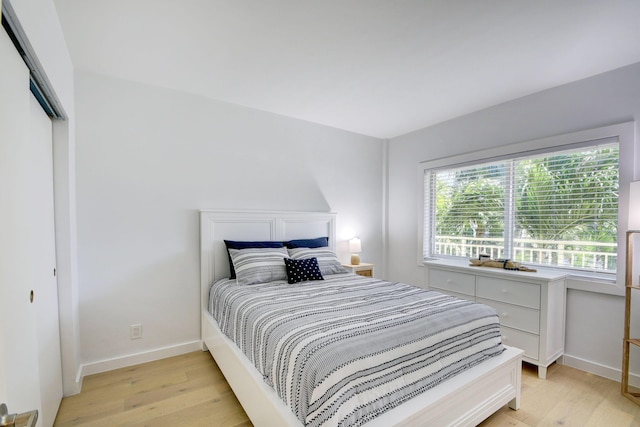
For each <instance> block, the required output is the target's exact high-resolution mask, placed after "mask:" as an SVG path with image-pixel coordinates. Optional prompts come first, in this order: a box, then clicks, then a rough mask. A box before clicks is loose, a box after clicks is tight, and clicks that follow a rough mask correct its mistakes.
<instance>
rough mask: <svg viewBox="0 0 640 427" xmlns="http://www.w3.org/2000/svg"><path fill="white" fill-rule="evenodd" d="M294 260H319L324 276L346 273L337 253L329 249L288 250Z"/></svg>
mask: <svg viewBox="0 0 640 427" xmlns="http://www.w3.org/2000/svg"><path fill="white" fill-rule="evenodd" d="M288 251H289V256H290V257H291V258H292V259H305V258H317V259H318V267H320V272H321V273H322V275H323V276H326V275H327V274H337V273H346V272H347V270H345V269H344V267H343V266H342V264H340V260H339V259H338V256H337V255H336V253H335V252H333V251H332V250H331V249H330V248H329V247H323V248H293V249H288Z"/></svg>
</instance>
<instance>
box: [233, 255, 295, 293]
mask: <svg viewBox="0 0 640 427" xmlns="http://www.w3.org/2000/svg"><path fill="white" fill-rule="evenodd" d="M229 255H230V256H231V261H233V266H234V268H235V270H236V282H237V283H238V284H239V285H253V284H256V283H266V282H273V281H274V280H287V270H286V268H285V265H284V262H282V260H283V259H285V258H287V250H286V249H285V248H248V249H229Z"/></svg>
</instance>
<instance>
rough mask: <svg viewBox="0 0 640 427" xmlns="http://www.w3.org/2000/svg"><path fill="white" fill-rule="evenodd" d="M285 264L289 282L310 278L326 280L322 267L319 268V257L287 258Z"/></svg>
mask: <svg viewBox="0 0 640 427" xmlns="http://www.w3.org/2000/svg"><path fill="white" fill-rule="evenodd" d="M284 265H285V267H286V269H287V282H289V284H293V283H298V282H307V281H310V280H324V278H323V277H322V273H320V268H318V259H317V258H307V259H291V258H285V259H284Z"/></svg>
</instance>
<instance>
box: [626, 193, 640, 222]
mask: <svg viewBox="0 0 640 427" xmlns="http://www.w3.org/2000/svg"><path fill="white" fill-rule="evenodd" d="M628 225H629V230H640V181H633V182H631V183H630V185H629V224H628Z"/></svg>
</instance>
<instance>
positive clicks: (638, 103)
mask: <svg viewBox="0 0 640 427" xmlns="http://www.w3.org/2000/svg"><path fill="white" fill-rule="evenodd" d="M634 119H635V120H639V119H640V64H634V65H631V66H628V67H624V68H621V69H618V70H614V71H611V72H608V73H605V74H602V75H598V76H594V77H591V78H589V79H585V80H581V81H578V82H574V83H571V84H567V85H564V86H560V87H557V88H554V89H551V90H547V91H544V92H540V93H537V94H534V95H530V96H527V97H524V98H520V99H517V100H514V101H510V102H507V103H505V104H501V105H498V106H495V107H492V108H489V109H486V110H482V111H478V112H476V113H473V114H469V115H467V116H463V117H460V118H457V119H454V120H450V121H447V122H444V123H441V124H438V125H435V126H432V127H429V128H425V129H422V130H420V131H417V132H414V133H411V134H408V135H404V136H401V137H398V138H394V139H392V140H391V141H390V143H389V171H388V175H389V190H388V192H389V194H388V198H389V207H388V212H389V214H388V224H387V227H388V247H387V253H388V254H389V259H388V271H387V276H388V278H389V279H390V280H399V281H406V282H409V283H415V284H423V283H424V277H423V276H424V275H423V269H422V268H421V267H419V266H418V263H417V257H418V253H419V242H418V239H417V237H416V236H417V235H418V234H419V223H420V221H421V218H420V209H419V208H420V206H421V204H422V175H421V174H419V172H418V171H419V169H418V163H419V162H420V161H425V160H433V159H437V158H441V157H446V156H452V155H456V154H461V153H466V152H473V151H478V150H483V149H487V148H493V147H499V146H502V145H506V144H510V143H515V142H523V141H529V140H534V139H540V138H544V137H548V136H553V135H560V134H565V133H569V132H574V131H579V130H586V129H593V128H598V127H602V126H607V125H612V124H617V123H622V122H627V121H631V120H634ZM637 126H638V125H637V123H636V135H637V134H638V127H637ZM636 138H637V137H636ZM639 173H640V171H638V166H637V165H636V167H635V177H636V179H637V177H638V174H639ZM624 227H625V228H626V224H625V225H624ZM567 304H568V306H567V328H566V331H567V337H566V353H567V355H569V356H570V357H568V358H567V359H568V361H569V362H571V361H580V362H581V364H580V366H581V367H582V368H583V369H587V370H591V371H592V372H596V373H599V374H601V375H609V374H610V375H609V376H612V377H614V378H616V379H618V380H619V376H618V374H617V372H619V370H620V366H621V361H622V334H623V322H622V319H623V317H624V300H623V298H622V297H619V296H612V295H604V294H598V293H593V292H583V291H580V290H575V289H572V290H570V291H569V293H568V299H567ZM636 309H637V310H638V311H640V304H636ZM638 366H640V364H638ZM636 372H637V371H636Z"/></svg>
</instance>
